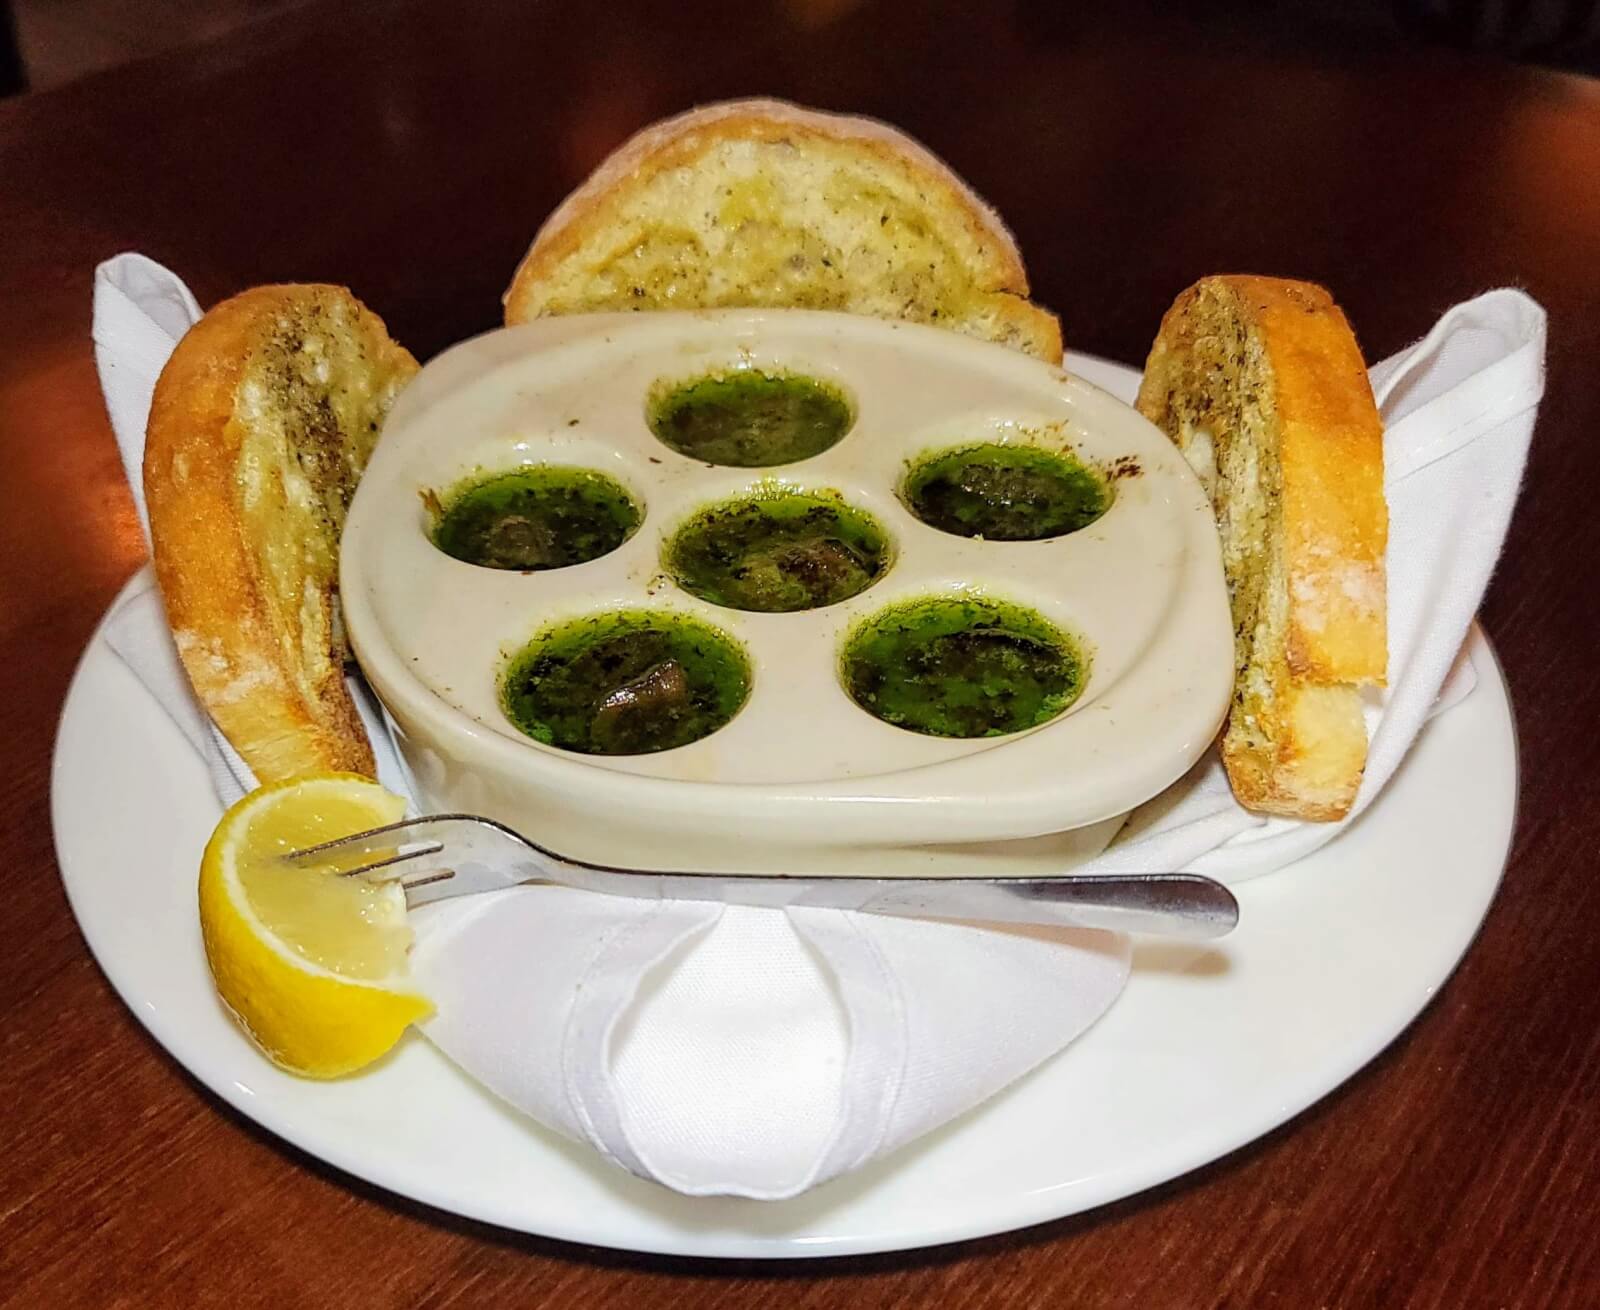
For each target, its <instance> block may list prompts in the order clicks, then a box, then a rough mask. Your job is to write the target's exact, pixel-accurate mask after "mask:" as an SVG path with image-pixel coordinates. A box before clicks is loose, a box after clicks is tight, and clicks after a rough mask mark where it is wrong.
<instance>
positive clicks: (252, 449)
mask: <svg viewBox="0 0 1600 1310" xmlns="http://www.w3.org/2000/svg"><path fill="white" fill-rule="evenodd" d="M313 339H314V340H315V342H316V343H317V347H318V349H319V350H320V351H322V352H324V354H325V356H326V361H327V362H326V363H325V364H324V365H322V367H321V371H320V373H321V375H320V376H319V373H318V370H317V369H315V368H313V369H311V370H309V371H308V372H306V374H305V376H306V377H308V378H309V379H310V382H309V384H306V383H304V382H302V383H300V384H297V387H296V388H294V389H292V390H283V389H280V390H279V391H273V390H271V388H270V387H266V384H267V383H268V382H270V380H271V378H272V376H273V373H274V370H276V369H279V368H282V367H287V366H288V365H287V364H286V363H285V361H286V360H287V359H288V355H287V354H286V352H287V351H292V350H293V349H294V348H295V346H296V345H297V344H299V343H300V342H301V341H302V340H307V341H309V340H313ZM286 343H288V344H286ZM416 367H417V365H416V361H415V360H414V359H412V357H411V356H410V354H409V353H407V352H406V351H405V350H404V349H403V348H402V347H400V346H398V345H396V344H395V343H394V342H392V341H391V340H390V339H389V336H388V333H387V332H386V331H385V329H384V326H383V323H382V321H381V320H380V319H379V318H378V317H377V316H376V315H374V314H372V313H371V312H370V311H369V310H367V309H366V308H365V307H363V306H362V305H361V304H360V303H359V302H358V301H356V300H355V299H354V298H353V297H352V296H351V295H350V294H349V292H348V291H346V290H345V289H344V288H341V287H331V286H269V287H257V288H254V289H252V290H249V291H246V292H244V293H242V294H241V295H238V296H235V297H234V298H233V299H231V300H228V301H225V302H223V303H222V304H220V305H218V306H216V307H215V308H214V309H212V310H211V311H210V312H209V313H207V314H206V315H205V316H204V317H203V318H202V319H201V320H200V321H199V322H198V323H196V324H195V325H194V326H193V327H192V328H191V329H190V330H189V332H188V333H187V334H186V335H185V336H184V338H183V340H182V341H180V342H179V343H178V346H177V348H176V349H175V350H174V351H173V353H172V356H171V358H170V359H169V360H168V362H167V365H166V367H165V368H164V369H163V370H162V373H161V377H160V379H159V380H158V382H157V384H156V389H155V395H154V398H153V400H152V403H151V408H150V418H149V423H148V427H147V432H146V443H145V455H144V485H145V497H146V501H147V504H148V506H149V514H150V536H151V546H152V553H153V555H154V562H155V570H156V577H157V580H158V582H159V584H160V588H161V594H162V598H163V600H164V602H165V605H166V611H167V619H168V623H169V625H170V626H171V628H172V632H173V636H174V639H175V641H176V643H177V648H178V654H179V656H180V658H181V659H182V661H183V665H184V669H185V670H186V672H187V673H188V675H189V679H190V682H191V683H192V684H193V686H194V689H195V692H196V694H197V696H198V697H199V699H200V701H201V703H202V704H203V705H204V706H205V708H206V710H207V712H208V713H209V714H210V715H211V717H212V718H213V719H214V720H215V721H216V723H217V725H218V727H219V728H221V730H222V732H223V734H224V735H225V736H226V737H227V738H228V740H229V741H230V742H231V743H232V744H233V746H234V748H235V749H236V750H237V751H238V752H239V754H240V755H241V756H242V757H243V758H244V760H245V762H246V763H247V764H249V765H250V767H251V769H252V770H253V771H254V772H255V774H256V776H257V778H258V779H259V780H260V781H262V782H271V781H275V780H278V779H282V778H288V777H293V776H295V775H297V774H301V773H306V772H313V771H327V770H344V771H348V772H355V773H362V774H365V775H367V776H371V775H372V773H373V771H374V765H373V758H372V750H371V747H370V745H369V744H368V742H367V738H366V734H365V732H364V731H363V729H362V727H361V723H360V719H359V717H358V716H357V714H356V710H355V706H354V704H353V703H352V701H351V699H350V695H349V691H348V689H347V688H346V686H345V683H344V676H343V674H344V667H343V666H344V659H343V651H342V638H341V637H340V635H339V628H338V620H337V616H336V614H335V607H336V604H337V601H336V598H335V596H334V594H333V592H334V589H335V588H334V579H335V576H336V572H335V569H334V568H330V567H328V565H327V561H328V560H329V559H330V558H331V559H332V560H333V561H336V559H337V533H338V529H339V527H340V526H342V521H343V506H342V505H338V504H335V505H332V506H331V507H330V506H327V505H323V504H322V503H321V502H322V499H324V498H325V497H326V496H328V495H332V494H333V492H332V491H331V490H330V489H329V488H328V487H326V486H321V485H317V481H318V477H317V470H318V465H317V463H316V458H317V454H318V453H317V452H309V451H307V450H306V449H305V448H303V447H302V446H300V445H297V444H296V443H297V441H299V440H300V437H299V436H298V435H297V434H303V432H304V431H305V428H306V426H307V425H308V424H310V425H317V426H318V433H317V440H318V441H319V442H321V443H322V447H323V449H322V451H321V452H320V453H321V455H323V456H325V457H326V458H327V459H330V460H335V461H336V462H337V463H338V464H339V465H340V467H341V468H343V469H348V470H349V472H350V474H351V481H350V485H353V476H354V475H358V474H359V468H360V466H362V465H364V463H365V456H366V454H367V453H368V452H369V451H370V445H371V441H372V440H374V439H375V436H376V432H377V430H378V428H379V427H380V426H381V422H382V418H383V416H384V414H386V413H387V409H388V404H389V402H390V401H391V400H392V399H393V395H394V393H395V392H396V391H397V390H398V388H399V386H400V385H402V384H403V383H404V381H405V380H406V379H408V378H409V377H410V375H411V374H412V373H413V372H415V370H416ZM352 379H353V380H354V381H353V387H352V386H351V385H347V384H348V383H350V382H351V380H352ZM263 387H266V390H265V391H262V388H263ZM335 389H337V394H335ZM247 393H248V394H247ZM258 393H260V394H265V395H267V396H268V397H269V402H268V404H267V407H266V408H262V407H261V402H260V400H259V396H258ZM290 394H292V395H293V397H294V403H293V405H292V406H290V405H285V404H283V403H281V401H282V396H283V395H290ZM274 399H276V401H277V402H278V403H273V400H274ZM357 426H359V427H361V428H362V429H363V430H362V431H361V432H354V433H353V432H352V431H351V430H350V429H353V428H354V427H357ZM280 430H281V432H282V433H283V434H284V435H283V437H282V439H281V440H280V441H279V442H278V448H277V453H276V454H275V455H274V457H273V458H270V459H265V458H263V457H262V456H263V452H264V451H268V452H270V451H271V450H272V449H273V448H272V447H271V446H270V445H269V444H264V442H265V441H267V440H269V439H273V434H274V433H276V432H278V431H280ZM264 432H265V433H266V437H264V436H263V433H264ZM368 434H370V435H368ZM296 469H298V470H299V471H298V473H297V472H296V471H295V470H296ZM308 469H310V470H311V476H310V478H309V480H308V478H307V470H308ZM296 478H298V479H299V483H297V485H301V484H303V485H305V486H307V487H310V488H311V490H312V491H313V492H315V493H317V495H318V497H319V510H318V512H319V514H320V515H321V516H320V517H307V516H306V515H305V514H301V515H300V517H299V519H297V520H296V522H294V523H286V524H284V525H283V527H284V540H285V542H286V545H287V549H289V550H290V551H291V552H294V559H296V560H298V561H300V563H299V564H297V565H295V566H294V567H292V568H291V569H290V570H289V571H288V572H287V573H285V570H284V566H283V562H282V559H281V558H276V559H275V558H272V557H270V553H269V552H270V549H273V548H276V544H275V543H273V542H269V541H268V540H267V539H266V537H267V536H268V535H269V534H267V533H264V532H263V523H262V519H261V517H260V516H261V514H263V513H265V514H267V515H271V514H272V513H273V506H274V505H276V504H277V503H278V501H277V500H276V499H274V495H281V493H282V492H283V488H284V486H286V485H287V484H288V483H289V482H290V481H291V480H293V479H296ZM263 480H265V481H266V482H268V483H269V484H271V486H272V487H274V488H276V492H275V493H274V495H268V496H267V497H265V499H261V498H260V497H259V496H257V495H255V494H253V493H247V491H246V484H247V483H248V484H249V485H250V486H251V487H258V486H259V485H260V484H261V482H262V481H263ZM346 489H348V488H346ZM247 500H252V502H254V501H255V500H260V505H259V506H257V507H255V508H251V507H247V505H246V501H247ZM286 503H287V502H286ZM324 509H326V510H327V511H328V513H325V514H324V513H321V511H322V510H324ZM301 520H304V521H301ZM308 523H309V524H314V525H315V530H314V531H313V530H310V529H308V528H307V526H306V525H307V524H308ZM270 526H271V525H270V523H269V524H268V527H269V528H270ZM330 537H331V540H330V539H329V538H330ZM314 538H321V540H315V539H314ZM307 559H311V560H314V561H321V562H322V565H323V567H320V568H318V567H312V566H309V565H305V564H304V561H305V560H307ZM284 594H289V595H291V596H295V597H298V598H299V604H298V605H286V604H285V603H284V601H283V596H284Z"/></svg>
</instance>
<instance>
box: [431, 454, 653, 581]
mask: <svg viewBox="0 0 1600 1310" xmlns="http://www.w3.org/2000/svg"><path fill="white" fill-rule="evenodd" d="M643 518H644V513H643V511H642V510H641V509H640V507H639V505H638V503H637V502H636V501H635V500H634V499H633V497H632V496H630V495H629V494H628V493H627V492H626V491H625V490H624V489H623V488H622V486H621V485H620V484H619V483H617V482H615V481H614V480H613V479H611V478H608V477H606V476H605V474H603V473H596V472H593V471H591V470H589V469H580V468H566V467H562V466H558V465H547V464H539V465H532V466H530V467H527V468H521V469H517V470H516V471H515V472H512V473H503V474H500V475H498V476H496V477H491V478H487V479H484V480H482V481H479V482H475V483H472V484H470V485H468V486H465V487H462V488H460V489H458V490H456V491H455V492H453V493H452V494H451V495H450V497H449V499H448V501H447V502H446V504H445V505H444V507H443V510H442V512H441V513H440V515H439V520H438V522H437V524H436V525H435V526H434V532H433V540H434V544H435V545H437V546H438V547H439V549H440V550H442V551H444V553H445V554H447V555H452V556H454V557H455V558H456V559H459V560H465V561H466V562H467V563H468V564H478V565H481V566H483V567H484V568H491V569H522V570H525V571H526V570H537V569H561V568H566V567H568V566H569V565H572V564H583V563H586V562H587V561H589V560H592V559H598V558H599V557H600V556H602V555H608V554H610V553H611V552H612V551H614V550H615V549H616V548H617V547H618V546H620V545H622V543H623V542H624V541H626V540H627V539H628V538H629V537H631V536H632V535H633V533H634V531H635V529H637V528H638V526H639V524H640V522H641V521H642V520H643Z"/></svg>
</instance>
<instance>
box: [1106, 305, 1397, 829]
mask: <svg viewBox="0 0 1600 1310" xmlns="http://www.w3.org/2000/svg"><path fill="white" fill-rule="evenodd" d="M1138 406H1139V409H1140V411H1141V412H1142V413H1143V414H1144V415H1145V417H1146V418H1148V419H1150V420H1151V421H1152V422H1154V423H1155V424H1156V425H1157V426H1158V427H1160V428H1161V429H1162V430H1163V431H1165V432H1166V433H1167V435H1168V436H1170V437H1171V438H1172V439H1173V440H1174V441H1176V442H1177V443H1178V445H1179V447H1180V448H1181V449H1182V450H1183V453H1184V454H1185V456H1187V457H1188V460H1189V463H1190V464H1191V466H1192V467H1193V468H1194V469H1195V471H1196V472H1197V473H1198V474H1199V475H1200V478H1201V480H1202V482H1204V483H1205V485H1206V489H1207V490H1208V491H1209V492H1210V494H1211V500H1212V504H1213V506H1214V507H1215V509H1216V515H1217V527H1218V530H1219V531H1220V533H1221V536H1222V550H1223V563H1224V567H1225V569H1226V571H1227V577H1228V590H1229V594H1230V596H1231V598H1232V604H1233V622H1234V639H1235V661H1236V682H1235V685H1234V699H1233V709H1232V712H1231V714H1230V715H1229V718H1228V726H1227V729H1226V731H1225V733H1224V735H1223V739H1222V758H1223V762H1224V764H1225V765H1226V766H1227V770H1228V778H1229V781H1230V782H1231V784H1232V786H1233V791H1234V794H1235V795H1236V796H1237V797H1238V799H1239V801H1240V803H1241V804H1243V805H1245V806H1248V807H1249V808H1251V809H1254V810H1261V811H1264V812H1266V813H1271V814H1286V815H1292V816H1295V817H1297V818H1302V819H1322V820H1331V819H1338V818H1342V817H1343V816H1344V815H1345V814H1347V813H1348V812H1349V809H1350V806H1351V804H1352V802H1353V801H1354V800H1355V795H1356V789H1357V787H1358V786H1359V784H1360V782H1361V773H1362V769H1363V768H1364V767H1365V764H1366V756H1367V733H1366V727H1365V724H1364V721H1363V718H1362V712H1361V693H1360V690H1359V689H1360V687H1361V686H1363V685H1370V684H1379V685H1381V684H1382V683H1383V681H1384V676H1385V664H1386V633H1385V618H1384V613H1385V583H1384V547H1385V543H1386V540H1387V536H1388V511H1387V508H1386V506H1385V503H1384V496H1383V426H1382V423H1381V421H1380V420H1379V417H1378V411H1377V406H1376V405H1375V404H1374V403H1373V399H1372V388H1371V386H1370V384H1369V383H1368V381H1367V371H1366V366H1365V364H1364V363H1363V362H1362V358H1361V351H1360V349H1359V348H1358V347H1357V345H1356V339H1355V336H1354V334H1353V333H1352V332H1351V330H1350V325H1349V323H1347V322H1346V321H1345V317H1344V314H1343V313H1341V312H1340V310H1339V307H1338V306H1337V305H1336V304H1334V302H1333V299H1332V297H1331V296H1329V294H1328V293H1327V292H1326V291H1325V290H1323V289H1322V288H1321V287H1318V286H1313V285H1311V284H1309V283H1305V282H1291V281H1284V280H1281V279H1277V278H1264V277H1208V278H1204V279H1202V280H1201V281H1200V282H1197V283H1196V284H1195V285H1194V286H1192V287H1190V288H1189V289H1188V290H1187V291H1185V292H1184V293H1183V294H1182V295H1181V296H1179V297H1178V299H1177V301H1176V302H1175V303H1174V304H1173V306H1172V308H1171V309H1170V310H1169V311H1168V312H1167V315H1166V317H1165V318H1164V319H1163V320H1162V322H1161V332H1160V335H1159V336H1158V337H1157V338H1156V342H1155V346H1154V347H1153V349H1152V350H1151V352H1150V359H1149V362H1148V363H1147V364H1146V366H1145V373H1144V382H1143V384H1142V386H1141V387H1140V390H1139V400H1138Z"/></svg>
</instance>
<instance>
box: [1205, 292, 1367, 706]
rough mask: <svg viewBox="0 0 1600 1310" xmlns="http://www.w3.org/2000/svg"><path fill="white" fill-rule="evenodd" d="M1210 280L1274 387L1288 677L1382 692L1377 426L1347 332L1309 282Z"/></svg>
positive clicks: (1324, 294) (1362, 371)
mask: <svg viewBox="0 0 1600 1310" xmlns="http://www.w3.org/2000/svg"><path fill="white" fill-rule="evenodd" d="M1220 280H1221V281H1223V282H1225V283H1226V284H1227V285H1228V286H1229V287H1230V288H1231V289H1232V290H1233V291H1234V293H1235V295H1236V298H1237V304H1238V306H1239V311H1240V314H1241V315H1242V316H1243V317H1244V318H1245V319H1246V321H1248V322H1251V323H1253V324H1254V326H1255V328H1256V330H1257V331H1259V332H1260V333H1261V336H1262V339H1263V341H1264V343H1265V345H1266V349H1267V355H1268V358H1269V359H1270V361H1271V367H1272V375H1273V378H1274V380H1275V382H1276V386H1277V408H1278V420H1279V423H1280V424H1281V425H1282V431H1281V435H1280V437H1279V455H1278V459H1279V465H1280V468H1281V470H1282V476H1283V525H1284V533H1285V548H1286V562H1287V564H1288V573H1289V595H1290V606H1289V624H1290V627H1289V641H1288V649H1287V656H1288V661H1289V669H1290V672H1291V673H1293V674H1295V675H1297V676H1300V677H1303V678H1305V679H1307V680H1308V681H1312V682H1356V683H1364V684H1371V685H1375V686H1382V685H1383V682H1384V679H1385V677H1386V676H1387V657H1388V644H1387V625H1386V615H1385V600H1386V596H1385V585H1384V550H1385V547H1386V546H1387V544H1388V536H1389V513H1388V506H1387V505H1386V503H1385V501H1384V495H1383V420H1382V419H1380V418H1379V416H1378V407H1377V405H1376V403H1375V402H1374V400H1373V398H1372V386H1371V383H1370V382H1369V381H1368V380H1367V367H1366V364H1365V362H1364V361H1363V360H1362V358H1361V349H1360V347H1359V346H1358V345H1357V344H1356V337H1355V333H1354V332H1353V331H1351V329H1350V324H1349V322H1348V321H1347V320H1346V319H1345V316H1344V313H1343V311H1342V310H1341V309H1340V308H1339V306H1338V305H1336V304H1335V303H1334V300H1333V297H1332V296H1330V295H1329V294H1328V292H1327V291H1326V290H1324V289H1323V288H1322V287H1319V286H1315V285H1313V284H1312V283H1309V282H1291V281H1287V280H1285V279H1282V278H1265V277H1230V278H1224V279H1220Z"/></svg>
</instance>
